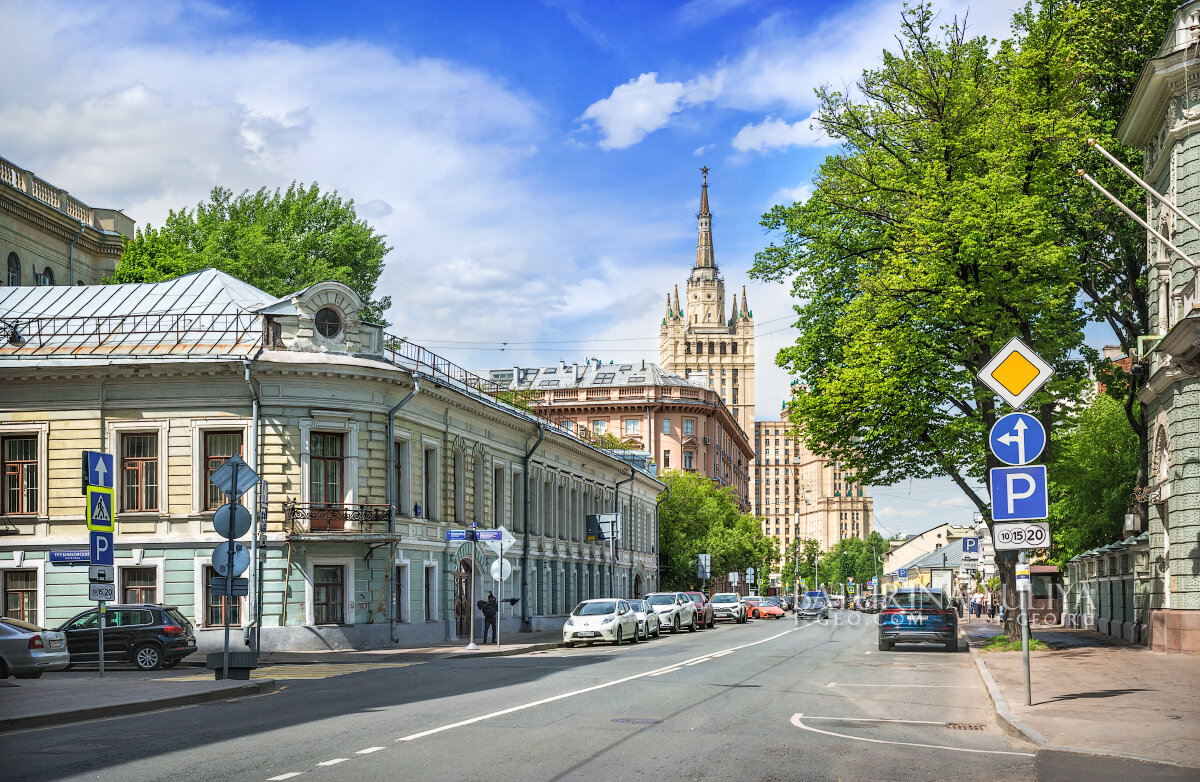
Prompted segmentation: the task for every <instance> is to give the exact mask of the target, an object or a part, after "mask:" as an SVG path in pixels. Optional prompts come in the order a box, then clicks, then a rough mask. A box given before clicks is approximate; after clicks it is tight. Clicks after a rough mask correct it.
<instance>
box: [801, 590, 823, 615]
mask: <svg viewBox="0 0 1200 782" xmlns="http://www.w3.org/2000/svg"><path fill="white" fill-rule="evenodd" d="M796 617H797V618H799V619H828V618H829V600H828V599H827V598H826V597H825V593H824V592H806V593H805V594H804V597H802V598H800V605H799V606H798V607H797V608H796Z"/></svg>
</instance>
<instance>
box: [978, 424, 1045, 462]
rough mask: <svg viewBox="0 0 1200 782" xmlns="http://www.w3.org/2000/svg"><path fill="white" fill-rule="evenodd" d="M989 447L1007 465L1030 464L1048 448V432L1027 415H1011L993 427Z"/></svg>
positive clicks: (989, 435)
mask: <svg viewBox="0 0 1200 782" xmlns="http://www.w3.org/2000/svg"><path fill="white" fill-rule="evenodd" d="M988 445H989V447H990V448H991V451H992V453H993V454H995V455H996V458H997V459H999V460H1000V461H1002V462H1004V463H1005V464H1012V465H1022V464H1028V463H1029V462H1031V461H1033V460H1034V459H1036V458H1038V456H1040V455H1041V453H1042V449H1044V448H1045V447H1046V430H1045V428H1043V427H1042V424H1041V422H1040V421H1038V420H1037V419H1036V418H1034V417H1033V416H1031V415H1029V414H1027V413H1009V414H1008V415H1006V416H1003V417H1002V418H1001V419H1000V420H999V421H997V422H996V423H995V424H994V425H993V426H992V430H991V432H989V433H988Z"/></svg>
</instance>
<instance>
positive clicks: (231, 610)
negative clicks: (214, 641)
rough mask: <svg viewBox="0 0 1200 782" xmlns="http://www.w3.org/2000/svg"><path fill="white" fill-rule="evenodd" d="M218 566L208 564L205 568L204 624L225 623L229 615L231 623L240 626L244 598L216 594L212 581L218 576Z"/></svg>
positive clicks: (218, 624) (220, 624) (210, 625)
mask: <svg viewBox="0 0 1200 782" xmlns="http://www.w3.org/2000/svg"><path fill="white" fill-rule="evenodd" d="M216 576H217V571H216V568H214V567H212V566H211V565H206V566H205V568H204V625H205V626H206V627H218V626H223V625H224V624H225V615H226V614H228V616H229V624H230V625H232V626H234V627H240V626H241V624H242V602H243V600H244V598H240V597H229V596H228V595H218V596H214V595H213V593H212V582H213V579H214V578H216Z"/></svg>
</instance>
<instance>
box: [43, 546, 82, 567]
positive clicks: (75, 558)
mask: <svg viewBox="0 0 1200 782" xmlns="http://www.w3.org/2000/svg"><path fill="white" fill-rule="evenodd" d="M50 562H51V564H57V565H74V564H76V563H78V564H80V565H90V564H92V552H90V551H88V550H87V549H81V550H79V551H51V552H50Z"/></svg>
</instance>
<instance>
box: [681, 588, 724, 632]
mask: <svg viewBox="0 0 1200 782" xmlns="http://www.w3.org/2000/svg"><path fill="white" fill-rule="evenodd" d="M684 594H685V595H687V596H688V597H690V598H691V599H692V602H693V603H695V604H696V618H697V620H698V621H699V623H700V626H701V627H716V626H717V617H716V615H715V614H714V612H713V607H712V603H710V602H708V598H706V597H705V596H704V593H703V592H684Z"/></svg>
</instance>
